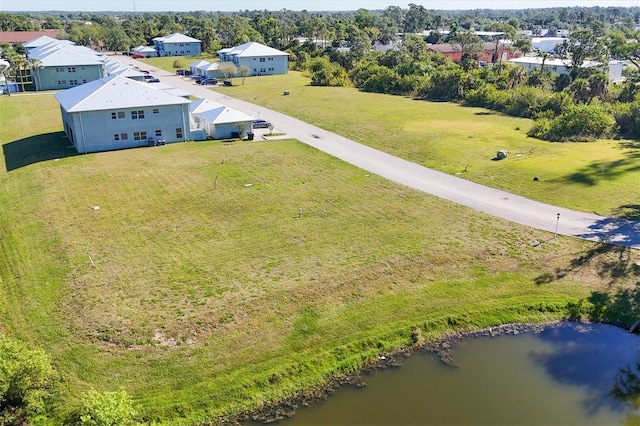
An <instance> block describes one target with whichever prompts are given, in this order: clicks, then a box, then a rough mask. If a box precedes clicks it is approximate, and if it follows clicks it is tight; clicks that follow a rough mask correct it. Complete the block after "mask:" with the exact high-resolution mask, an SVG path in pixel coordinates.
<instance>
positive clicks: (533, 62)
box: [509, 56, 624, 83]
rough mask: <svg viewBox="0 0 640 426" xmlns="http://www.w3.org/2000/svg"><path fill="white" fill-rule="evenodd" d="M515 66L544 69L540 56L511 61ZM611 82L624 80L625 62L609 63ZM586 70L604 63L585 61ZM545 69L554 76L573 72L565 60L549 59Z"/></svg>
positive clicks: (545, 61)
mask: <svg viewBox="0 0 640 426" xmlns="http://www.w3.org/2000/svg"><path fill="white" fill-rule="evenodd" d="M509 62H510V63H512V64H514V65H519V66H521V67H524V68H526V69H527V70H535V69H542V63H543V58H541V57H539V56H524V57H522V58H513V59H510V60H509ZM608 65H609V66H608V75H609V81H611V82H612V83H617V82H619V81H621V80H622V68H623V67H624V62H623V61H609V64H608ZM582 66H583V67H584V68H603V67H602V63H600V62H595V61H585V62H584V64H583V65H582ZM544 69H545V70H546V71H549V72H551V73H554V74H559V75H569V73H570V72H571V62H570V61H568V60H564V59H557V58H547V59H546V60H544Z"/></svg>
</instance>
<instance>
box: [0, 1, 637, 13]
mask: <svg viewBox="0 0 640 426" xmlns="http://www.w3.org/2000/svg"><path fill="white" fill-rule="evenodd" d="M409 3H414V4H421V5H423V6H424V7H425V8H427V9H479V8H482V9H527V8H542V7H565V6H566V7H569V6H601V7H607V6H626V7H630V6H638V5H640V2H638V1H637V0H411V1H398V0H0V12H12V11H41V10H67V11H87V12H92V11H133V10H134V4H135V10H136V11H138V12H142V11H176V12H178V11H191V10H208V11H230V12H234V11H236V12H237V11H239V10H245V9H250V10H254V9H261V10H262V9H267V10H281V9H289V10H303V9H306V10H309V11H314V10H356V9H359V8H365V9H384V8H386V7H387V6H400V7H402V8H406V7H407V5H408V4H409Z"/></svg>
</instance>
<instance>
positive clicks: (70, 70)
mask: <svg viewBox="0 0 640 426" xmlns="http://www.w3.org/2000/svg"><path fill="white" fill-rule="evenodd" d="M67 72H76V67H68V68H67Z"/></svg>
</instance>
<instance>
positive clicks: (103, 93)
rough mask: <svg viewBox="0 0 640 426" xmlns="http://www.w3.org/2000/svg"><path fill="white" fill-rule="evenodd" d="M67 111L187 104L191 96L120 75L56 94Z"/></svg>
mask: <svg viewBox="0 0 640 426" xmlns="http://www.w3.org/2000/svg"><path fill="white" fill-rule="evenodd" d="M54 97H55V98H56V99H57V100H58V102H59V103H60V106H62V108H63V109H64V110H66V111H67V112H84V111H102V110H112V109H121V108H138V107H139V108H144V107H154V106H162V105H180V104H188V103H190V101H189V100H187V99H185V98H183V97H180V96H176V95H173V94H171V93H167V92H166V91H165V90H160V89H156V88H154V87H153V84H147V83H143V82H140V81H135V80H132V79H130V78H126V77H121V76H118V75H110V76H109V77H105V78H101V79H99V80H94V81H90V82H88V83H85V84H82V85H80V86H76V87H72V88H71V89H67V90H63V91H61V92H58V93H56V94H55V95H54Z"/></svg>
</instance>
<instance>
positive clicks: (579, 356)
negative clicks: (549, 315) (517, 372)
mask: <svg viewBox="0 0 640 426" xmlns="http://www.w3.org/2000/svg"><path fill="white" fill-rule="evenodd" d="M540 339H542V340H543V341H545V342H549V343H551V344H552V348H551V350H549V351H539V350H534V351H532V353H531V357H532V359H533V360H534V361H535V362H536V363H537V364H539V365H541V366H543V367H544V368H545V370H546V372H547V374H549V375H550V376H551V377H552V379H553V380H554V381H556V382H557V383H561V384H566V385H569V386H580V387H584V388H585V389H586V391H587V394H588V398H587V399H586V400H585V401H584V405H585V409H586V410H587V411H588V412H589V413H595V412H597V411H598V410H600V409H601V408H602V407H603V406H606V408H607V409H609V410H615V411H618V412H624V411H625V410H626V407H625V406H623V405H621V404H620V403H619V402H620V401H622V402H624V400H622V399H621V398H619V397H617V394H616V393H615V392H614V389H615V387H616V380H617V377H618V376H619V375H620V373H621V371H622V370H623V369H624V368H625V367H623V366H625V365H629V364H630V363H632V362H634V360H636V359H637V356H638V352H637V347H638V342H637V338H634V337H633V336H630V335H628V334H627V333H625V332H624V331H623V330H620V329H618V328H615V327H612V326H607V325H597V326H594V325H580V324H578V325H573V326H570V327H569V326H563V327H556V328H552V329H548V330H546V331H545V332H544V333H541V334H540Z"/></svg>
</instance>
